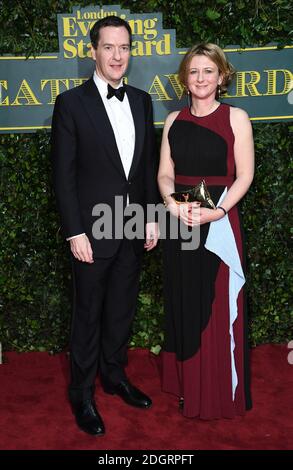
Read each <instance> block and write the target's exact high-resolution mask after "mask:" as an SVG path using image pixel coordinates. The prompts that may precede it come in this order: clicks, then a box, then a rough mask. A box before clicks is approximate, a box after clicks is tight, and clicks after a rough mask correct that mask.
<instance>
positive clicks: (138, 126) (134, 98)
mask: <svg viewBox="0 0 293 470" xmlns="http://www.w3.org/2000/svg"><path fill="white" fill-rule="evenodd" d="M125 87H126V93H127V97H128V100H129V104H130V109H131V112H132V117H133V122H134V127H135V146H134V153H133V159H132V164H131V167H130V171H129V177H128V179H131V178H132V176H133V175H134V173H135V170H136V168H137V165H138V163H139V159H140V156H141V153H142V145H143V141H144V133H145V117H144V107H143V102H142V98H141V96H140V95H138V94H137V93H136V92H135V90H134V89H133V88H131V87H129V86H127V85H125Z"/></svg>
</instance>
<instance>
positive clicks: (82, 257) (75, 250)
mask: <svg viewBox="0 0 293 470" xmlns="http://www.w3.org/2000/svg"><path fill="white" fill-rule="evenodd" d="M70 249H71V251H72V254H73V256H74V257H75V258H76V259H78V260H79V261H83V262H84V263H93V262H94V259H93V250H92V247H91V244H90V241H89V239H88V237H87V236H86V235H85V234H84V235H80V236H79V237H75V238H72V239H71V240H70Z"/></svg>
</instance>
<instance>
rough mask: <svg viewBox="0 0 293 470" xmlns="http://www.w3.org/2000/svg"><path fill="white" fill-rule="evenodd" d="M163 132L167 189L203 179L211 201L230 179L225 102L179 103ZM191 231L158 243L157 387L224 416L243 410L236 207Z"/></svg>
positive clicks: (244, 352)
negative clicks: (192, 242) (161, 334)
mask: <svg viewBox="0 0 293 470" xmlns="http://www.w3.org/2000/svg"><path fill="white" fill-rule="evenodd" d="M168 138H169V144H170V148H171V156H172V159H173V161H174V164H175V175H176V177H175V190H176V191H183V190H184V189H188V188H190V187H192V186H194V185H195V184H197V183H198V182H200V181H201V180H202V179H205V181H206V183H207V186H208V189H209V192H210V195H211V197H212V200H213V201H214V203H215V204H216V205H217V204H218V203H219V202H220V200H221V196H222V199H223V197H224V191H225V189H226V188H227V189H229V187H230V186H231V185H232V183H233V181H234V179H235V162H234V151H233V147H234V134H233V131H232V128H231V125H230V106H228V105H226V104H220V105H219V107H218V108H217V109H216V110H215V111H214V112H212V113H211V114H209V115H207V116H204V117H196V116H193V115H192V114H191V112H190V110H189V108H188V107H186V108H184V109H183V110H182V111H181V112H180V113H179V115H178V116H177V118H176V119H175V121H174V122H173V124H172V126H171V128H170V130H169V134H168ZM227 189H226V190H227ZM219 205H220V204H219ZM171 218H172V216H171ZM195 230H198V231H199V230H200V244H199V247H198V248H197V249H194V250H182V240H180V239H170V238H169V237H168V236H167V240H166V241H165V242H164V290H165V313H166V329H165V346H164V351H163V354H162V357H163V390H164V391H166V392H170V393H173V394H175V395H177V396H178V397H184V407H183V414H184V415H185V416H187V417H199V418H202V419H213V418H221V417H225V418H232V417H234V416H235V415H243V414H244V413H245V410H246V409H249V408H251V399H250V391H249V371H248V344H247V323H246V312H245V308H244V307H245V302H244V298H243V297H244V293H243V284H244V282H245V278H244V274H243V270H242V266H243V235H242V230H241V225H240V220H239V214H238V208H237V207H236V206H235V207H233V208H232V209H231V210H230V211H229V213H228V215H227V216H225V217H223V218H222V219H221V220H220V221H216V222H212V223H211V224H205V225H202V226H200V228H199V227H198V228H197V229H195Z"/></svg>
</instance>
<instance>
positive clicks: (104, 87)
mask: <svg viewBox="0 0 293 470" xmlns="http://www.w3.org/2000/svg"><path fill="white" fill-rule="evenodd" d="M93 80H94V82H95V84H96V87H97V88H98V90H99V92H100V95H101V96H107V94H108V83H107V82H105V80H103V79H102V78H101V77H99V75H98V74H97V72H96V71H94V75H93ZM122 85H123V79H121V81H120V83H119V85H118V86H117V88H119V87H120V86H122Z"/></svg>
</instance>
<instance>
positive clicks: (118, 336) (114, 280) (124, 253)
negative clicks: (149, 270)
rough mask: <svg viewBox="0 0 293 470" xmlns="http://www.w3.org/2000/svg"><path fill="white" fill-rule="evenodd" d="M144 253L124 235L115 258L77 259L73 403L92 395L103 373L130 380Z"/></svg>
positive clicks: (113, 380)
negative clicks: (130, 350)
mask: <svg viewBox="0 0 293 470" xmlns="http://www.w3.org/2000/svg"><path fill="white" fill-rule="evenodd" d="M141 260H142V253H140V254H137V253H136V252H135V250H134V249H133V242H131V241H129V240H126V239H123V240H121V243H120V245H119V248H118V250H117V251H116V253H115V254H114V255H113V256H111V257H110V258H94V263H93V264H88V263H83V262H80V261H78V260H77V259H75V258H73V284H74V305H73V315H72V326H71V345H70V360H71V383H70V386H69V397H70V400H71V402H72V403H76V402H79V401H83V400H86V399H88V398H92V396H93V394H94V390H95V379H96V375H97V373H98V371H99V373H100V376H101V377H102V378H103V379H104V380H105V381H107V382H110V383H113V384H114V385H115V384H117V383H119V382H120V381H121V380H124V379H125V378H126V376H125V371H124V368H125V365H126V364H127V343H128V340H129V336H130V331H131V323H132V320H133V317H134V314H135V310H136V302H137V295H138V286H139V274H140V268H141Z"/></svg>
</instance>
